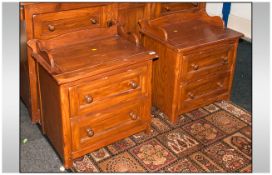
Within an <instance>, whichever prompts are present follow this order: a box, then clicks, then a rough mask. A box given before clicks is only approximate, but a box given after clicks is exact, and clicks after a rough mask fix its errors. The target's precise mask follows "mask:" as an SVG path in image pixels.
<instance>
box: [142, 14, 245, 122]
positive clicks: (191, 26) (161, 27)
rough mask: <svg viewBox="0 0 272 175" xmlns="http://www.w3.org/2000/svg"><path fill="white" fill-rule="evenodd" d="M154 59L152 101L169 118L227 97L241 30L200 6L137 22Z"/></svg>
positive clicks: (172, 119) (174, 117) (145, 45)
mask: <svg viewBox="0 0 272 175" xmlns="http://www.w3.org/2000/svg"><path fill="white" fill-rule="evenodd" d="M140 26H141V29H140V32H141V33H142V35H143V45H144V47H145V48H148V49H152V50H154V51H156V52H157V53H158V54H159V59H157V60H156V61H154V64H153V77H152V78H153V80H152V103H153V105H154V106H155V107H158V108H159V109H160V110H161V111H162V112H164V113H165V114H166V115H168V117H169V118H170V120H171V121H172V122H176V120H177V118H178V116H179V115H180V114H182V113H185V112H188V111H191V110H193V109H195V108H199V107H201V106H204V105H207V104H209V103H212V102H214V101H216V100H222V99H228V98H229V97H230V92H231V87H232V79H233V73H234V68H235V60H236V50H237V45H238V40H239V38H240V37H241V36H242V35H241V34H240V33H238V32H235V31H233V30H230V29H227V28H224V23H223V21H222V20H221V18H219V17H210V16H208V15H207V14H206V12H205V11H197V12H189V11H188V12H184V13H173V14H169V15H165V16H162V17H159V18H157V19H154V20H143V21H141V22H140Z"/></svg>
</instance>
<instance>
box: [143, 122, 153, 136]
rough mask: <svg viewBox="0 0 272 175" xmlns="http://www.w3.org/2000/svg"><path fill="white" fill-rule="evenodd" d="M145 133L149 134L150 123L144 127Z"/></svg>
mask: <svg viewBox="0 0 272 175" xmlns="http://www.w3.org/2000/svg"><path fill="white" fill-rule="evenodd" d="M144 132H145V134H150V133H151V126H150V124H149V125H148V126H147V127H146V129H145V131H144Z"/></svg>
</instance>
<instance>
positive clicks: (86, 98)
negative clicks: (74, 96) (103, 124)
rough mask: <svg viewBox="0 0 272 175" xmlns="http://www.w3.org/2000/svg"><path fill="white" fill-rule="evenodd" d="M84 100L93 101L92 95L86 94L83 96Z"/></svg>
mask: <svg viewBox="0 0 272 175" xmlns="http://www.w3.org/2000/svg"><path fill="white" fill-rule="evenodd" d="M85 101H86V103H92V102H93V97H92V96H89V95H86V96H85Z"/></svg>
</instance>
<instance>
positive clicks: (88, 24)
mask: <svg viewBox="0 0 272 175" xmlns="http://www.w3.org/2000/svg"><path fill="white" fill-rule="evenodd" d="M104 8H105V6H96V7H90V8H83V9H76V10H67V11H60V12H53V13H44V14H38V15H33V23H34V37H35V38H39V39H48V38H52V37H55V36H58V35H61V34H64V33H67V32H72V31H77V30H82V29H87V28H94V27H101V26H102V25H103V22H104V21H103V9H104Z"/></svg>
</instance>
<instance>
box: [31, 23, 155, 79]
mask: <svg viewBox="0 0 272 175" xmlns="http://www.w3.org/2000/svg"><path fill="white" fill-rule="evenodd" d="M116 30H117V28H115V27H112V28H111V29H106V28H104V29H103V28H99V29H95V30H94V29H92V30H84V31H77V32H72V33H68V34H66V35H62V36H60V37H56V38H53V39H49V40H38V39H33V40H30V41H29V42H28V45H29V46H30V47H31V48H32V50H33V53H32V55H33V57H34V58H35V59H36V60H37V62H39V63H40V64H41V65H42V66H43V68H45V69H46V70H47V71H48V72H49V73H50V74H52V76H53V77H54V78H55V79H56V81H57V82H58V83H65V82H69V81H72V80H77V79H81V78H84V77H88V76H90V75H94V74H98V73H102V72H103V71H109V70H113V69H116V68H121V67H126V66H128V65H131V64H134V63H139V62H142V61H145V60H150V59H153V58H155V57H157V56H156V54H155V53H151V54H150V52H148V50H146V49H144V48H143V47H142V46H140V45H139V44H138V38H137V37H136V36H135V35H133V34H122V32H120V35H117V32H116ZM120 30H121V29H120ZM121 31H122V30H121ZM132 41H133V42H132Z"/></svg>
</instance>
